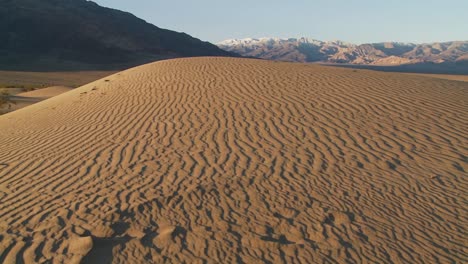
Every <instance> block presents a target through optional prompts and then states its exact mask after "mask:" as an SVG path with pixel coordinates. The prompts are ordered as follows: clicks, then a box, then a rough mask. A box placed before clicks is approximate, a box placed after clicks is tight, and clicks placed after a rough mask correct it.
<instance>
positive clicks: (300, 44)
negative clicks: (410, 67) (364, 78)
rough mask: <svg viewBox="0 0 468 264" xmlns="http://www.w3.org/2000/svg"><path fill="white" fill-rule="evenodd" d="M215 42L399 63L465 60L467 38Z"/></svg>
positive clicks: (319, 57) (272, 54)
mask: <svg viewBox="0 0 468 264" xmlns="http://www.w3.org/2000/svg"><path fill="white" fill-rule="evenodd" d="M218 46H219V47H220V48H222V49H224V50H227V51H231V52H235V53H238V54H240V55H242V56H248V57H256V58H262V59H270V60H281V61H294V62H327V63H349V64H368V65H402V64H414V63H423V62H432V63H443V62H457V61H462V60H463V61H467V60H468V41H452V42H443V43H429V44H414V43H401V42H385V43H370V44H360V45H357V44H352V43H346V42H343V41H320V40H316V39H309V38H287V39H285V38H258V39H255V38H246V39H230V40H225V41H222V42H220V43H218Z"/></svg>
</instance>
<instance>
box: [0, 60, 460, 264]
mask: <svg viewBox="0 0 468 264" xmlns="http://www.w3.org/2000/svg"><path fill="white" fill-rule="evenodd" d="M467 89H468V83H466V82H456V81H448V80H442V79H433V78H426V77H421V76H410V75H403V74H394V73H382V72H372V71H365V70H352V69H341V68H333V67H323V66H318V65H304V64H291V63H277V62H267V61H260V60H250V59H230V58H191V59H176V60H168V61H161V62H156V63H153V64H148V65H144V66H141V67H137V68H133V69H130V70H127V71H124V72H121V73H118V74H115V75H112V76H109V77H107V78H105V79H102V80H99V81H96V82H93V83H91V84H89V85H85V86H83V87H80V88H77V89H74V90H72V91H70V92H67V93H64V94H62V95H59V96H56V97H53V98H51V99H48V100H46V101H43V102H40V103H37V104H35V105H32V106H29V107H27V108H24V109H20V110H18V111H15V112H12V113H9V114H6V115H4V116H0V146H1V147H0V262H5V263H14V262H15V261H20V260H24V261H26V262H41V263H42V262H48V261H52V260H53V261H56V262H67V263H68V262H71V261H75V262H78V261H82V262H83V263H157V262H162V261H169V262H184V261H186V262H190V263H196V262H200V263H203V262H204V261H208V262H210V261H212V262H217V263H258V262H265V263H279V262H287V263H298V262H302V263H306V262H313V263H322V262H325V263H327V262H329V263H334V262H338V263H345V262H348V263H361V262H362V263H392V262H393V263H415V262H417V263H424V262H425V263H437V262H441V263H450V262H454V263H461V262H463V261H466V256H467V251H466V247H465V246H464V245H466V241H467V237H466V235H464V234H466V226H467V225H468V221H467V217H466V212H467V205H466V198H467V197H466V190H467V181H466V176H467V174H466V170H467V156H468V153H467V152H468V151H467V149H466V146H468V139H467V136H466V131H467V130H468V116H467V112H468V111H467V109H468V107H467V99H468V94H467V93H466V91H467Z"/></svg>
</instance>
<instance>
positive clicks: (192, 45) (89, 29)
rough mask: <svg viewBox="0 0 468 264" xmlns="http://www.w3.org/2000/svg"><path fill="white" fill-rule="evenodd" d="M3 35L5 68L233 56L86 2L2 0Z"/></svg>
mask: <svg viewBox="0 0 468 264" xmlns="http://www.w3.org/2000/svg"><path fill="white" fill-rule="evenodd" d="M0 32H1V34H0V68H4V69H5V68H7V69H9V68H13V69H41V70H42V69H44V68H47V69H62V70H63V69H89V68H96V69H103V68H117V69H119V68H126V67H130V66H134V65H138V64H142V63H145V62H150V61H154V60H158V59H165V58H176V57H193V56H235V55H234V54H232V53H230V52H227V51H224V50H221V49H219V48H218V47H217V46H216V45H213V44H211V43H208V42H203V41H201V40H199V39H196V38H193V37H191V36H189V35H187V34H185V33H178V32H174V31H170V30H166V29H162V28H159V27H157V26H154V25H152V24H150V23H147V22H146V21H144V20H142V19H139V18H137V17H136V16H134V15H132V14H130V13H127V12H123V11H119V10H115V9H111V8H105V7H101V6H99V5H97V4H96V3H94V2H92V1H86V0H40V1H38V0H0Z"/></svg>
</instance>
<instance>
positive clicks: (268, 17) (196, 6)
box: [95, 0, 468, 43]
mask: <svg viewBox="0 0 468 264" xmlns="http://www.w3.org/2000/svg"><path fill="white" fill-rule="evenodd" d="M95 2H96V3H98V4H100V5H102V6H107V7H111V8H115V9H120V10H124V11H128V12H130V13H133V14H134V15H136V16H138V17H140V18H142V19H144V20H146V21H148V22H150V23H152V24H154V25H156V26H158V27H162V28H167V29H171V30H175V31H180V32H186V33H188V34H190V35H192V36H194V37H197V38H200V39H202V40H207V41H211V42H214V43H216V42H219V41H221V40H224V39H230V38H246V37H301V36H305V37H311V38H315V39H319V40H343V41H347V42H353V43H367V42H383V41H401V42H415V43H422V42H435V41H449V40H468V0H230V1H225V0H131V1H129V0H95Z"/></svg>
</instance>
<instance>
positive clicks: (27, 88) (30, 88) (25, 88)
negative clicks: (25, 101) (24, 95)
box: [0, 84, 46, 92]
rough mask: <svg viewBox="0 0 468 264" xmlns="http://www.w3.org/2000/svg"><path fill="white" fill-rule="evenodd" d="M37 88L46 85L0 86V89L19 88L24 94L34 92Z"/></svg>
mask: <svg viewBox="0 0 468 264" xmlns="http://www.w3.org/2000/svg"><path fill="white" fill-rule="evenodd" d="M38 87H41V88H42V87H46V85H45V84H44V85H34V84H0V88H20V89H22V90H23V91H24V92H29V91H34V90H36V89H37V88H38Z"/></svg>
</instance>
